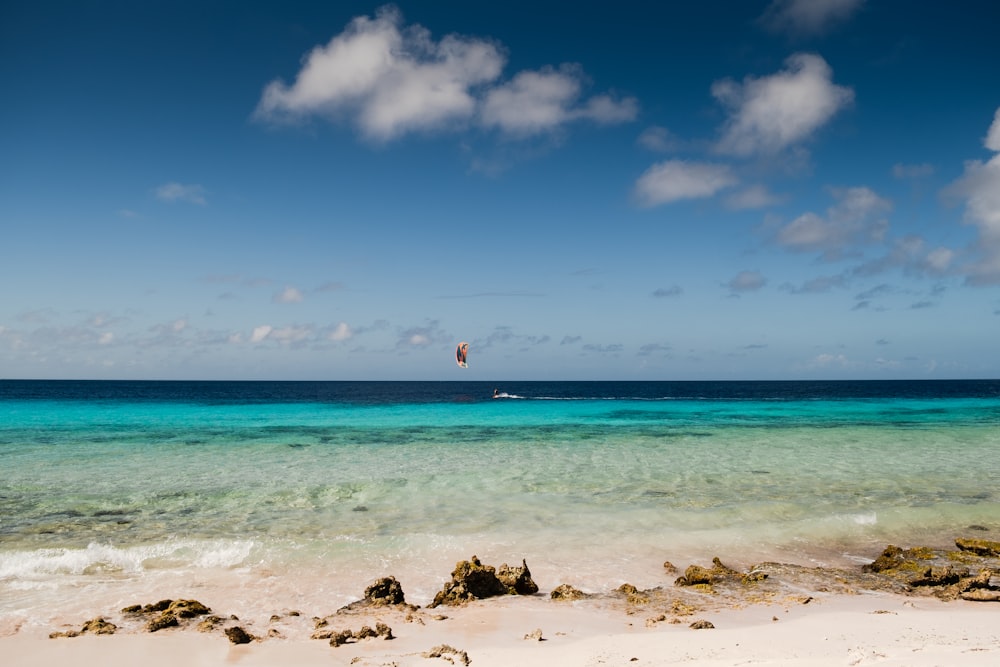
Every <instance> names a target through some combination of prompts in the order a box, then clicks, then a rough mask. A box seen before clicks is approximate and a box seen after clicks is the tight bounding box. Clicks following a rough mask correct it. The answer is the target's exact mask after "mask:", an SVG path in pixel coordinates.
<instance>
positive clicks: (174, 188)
mask: <svg viewBox="0 0 1000 667" xmlns="http://www.w3.org/2000/svg"><path fill="white" fill-rule="evenodd" d="M156 198H157V199H161V200H163V201H169V202H175V201H182V202H187V203H189V204H198V205H200V206H204V205H205V204H207V203H208V202H207V201H205V188H203V187H201V186H200V185H184V184H183V183H165V184H163V185H161V186H160V187H158V188H156Z"/></svg>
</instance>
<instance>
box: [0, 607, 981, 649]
mask: <svg viewBox="0 0 1000 667" xmlns="http://www.w3.org/2000/svg"><path fill="white" fill-rule="evenodd" d="M441 616H446V617H447V618H442V619H439V620H433V619H432V618H430V617H428V620H425V621H422V622H421V621H416V622H409V623H407V622H405V621H403V620H402V614H400V613H399V612H394V611H393V612H388V613H382V614H378V615H375V616H373V617H372V619H374V618H375V617H379V618H383V619H385V621H386V622H389V623H390V624H391V626H392V632H393V635H394V638H393V639H392V640H384V639H378V638H373V639H365V640H361V641H358V642H356V643H348V644H344V645H342V646H338V647H331V646H330V645H329V643H328V642H327V641H321V640H311V639H308V638H307V637H302V636H300V635H301V634H302V632H301V630H303V629H304V626H305V625H306V621H307V619H304V618H303V619H301V621H302V622H301V623H299V624H298V625H299V626H303V627H295V626H296V624H294V623H289V622H288V619H285V620H284V621H281V622H275V623H272V624H270V625H271V627H273V628H276V629H277V632H278V633H281V634H282V635H284V636H285V637H284V638H278V637H270V638H265V639H264V640H262V641H255V642H251V643H250V644H246V645H239V646H237V645H232V644H230V642H229V641H227V639H226V637H225V636H223V635H222V634H221V633H212V634H204V633H199V632H197V631H193V630H185V629H172V630H167V631H161V632H159V633H157V634H120V635H114V636H81V637H77V638H60V639H48V638H46V637H39V636H28V635H23V634H22V635H16V636H10V637H4V638H2V639H0V653H2V654H3V655H4V656H5V658H4V663H5V664H8V665H12V666H15V665H16V666H19V667H30V666H34V665H39V666H42V665H45V666H48V665H54V664H73V665H77V666H78V667H91V666H93V667H97V666H98V665H101V666H103V667H127V666H129V667H130V666H131V665H135V664H142V665H147V666H149V667H156V666H159V665H163V666H167V665H177V664H183V665H189V666H201V665H205V666H208V665H233V664H236V665H247V666H265V665H293V664H294V665H304V666H310V665H317V666H318V665H330V664H334V665H348V664H352V665H365V666H371V667H375V666H388V665H396V666H399V667H403V666H408V665H414V666H415V665H423V666H427V667H431V666H433V665H445V664H454V665H461V664H466V662H465V661H466V659H467V660H468V664H472V665H477V666H494V665H495V666H498V667H499V666H507V665H526V666H534V665H537V666H539V667H541V666H546V667H549V666H552V665H674V664H697V665H706V666H715V665H720V666H721V665H774V666H778V665H831V666H832V665H875V664H877V665H913V666H928V667H929V666H931V665H957V664H962V665H995V664H997V662H998V660H1000V624H998V623H997V609H996V608H995V607H993V606H992V604H991V603H976V602H967V601H954V602H942V601H939V600H936V599H928V598H919V599H914V598H908V597H905V596H900V595H895V594H874V595H840V594H836V595H832V596H826V597H814V598H812V600H810V602H809V603H808V604H801V603H798V604H795V603H792V604H785V605H781V604H778V605H759V606H751V607H746V608H743V609H722V610H719V611H717V612H713V613H706V614H699V615H698V620H707V621H709V622H710V623H711V624H712V625H714V628H712V629H702V630H695V629H692V628H691V627H690V623H691V622H693V621H691V620H690V619H687V618H685V619H684V620H683V621H681V622H679V623H671V622H669V621H667V622H650V619H652V618H656V616H647V615H645V614H643V613H628V611H626V610H623V609H617V610H616V609H609V608H606V607H604V606H600V605H596V606H595V605H594V604H592V603H589V602H586V601H584V602H576V603H559V602H553V601H550V600H545V599H539V598H504V599H502V600H484V601H480V602H476V603H473V604H471V605H469V606H466V607H463V608H460V609H448V610H445V611H444V612H442V614H441ZM372 619H368V618H365V617H362V616H359V617H356V618H352V619H351V620H350V621H349V622H347V623H345V624H344V625H345V627H346V626H355V629H357V628H359V627H361V625H363V624H365V623H369V622H371V620H372ZM373 625H374V624H373ZM538 630H541V640H539V639H538V638H537V637H538V635H537V631H538ZM435 649H437V650H435ZM451 649H453V650H451Z"/></svg>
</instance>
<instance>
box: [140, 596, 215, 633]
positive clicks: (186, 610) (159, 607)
mask: <svg viewBox="0 0 1000 667" xmlns="http://www.w3.org/2000/svg"><path fill="white" fill-rule="evenodd" d="M122 613H123V614H130V615H140V616H152V618H150V619H149V620H148V621H146V630H147V631H148V632H157V631H159V630H162V629H164V628H171V627H176V626H178V625H180V622H181V620H186V619H190V618H195V617H197V616H206V615H208V614H210V613H212V610H211V609H209V608H208V607H206V606H205V605H203V604H202V603H200V602H198V601H197V600H160V601H159V602H155V603H153V604H147V605H145V606H142V605H132V606H131V607H125V608H124V609H122ZM154 614H155V616H154Z"/></svg>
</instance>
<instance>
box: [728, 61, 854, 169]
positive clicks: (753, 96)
mask: <svg viewBox="0 0 1000 667" xmlns="http://www.w3.org/2000/svg"><path fill="white" fill-rule="evenodd" d="M832 77H833V70H832V69H830V66H829V65H828V64H827V63H826V61H825V60H823V58H821V57H820V56H818V55H814V54H809V53H796V54H793V55H791V56H789V57H788V59H787V60H786V61H785V69H784V70H782V71H780V72H778V73H777V74H772V75H770V76H765V77H761V78H754V77H747V78H745V79H744V80H743V83H737V82H736V81H733V80H732V79H723V80H721V81H716V82H715V83H714V84H712V95H713V96H714V97H715V98H716V99H717V100H719V102H721V103H722V104H723V105H725V106H726V107H727V108H728V109H729V113H730V116H729V119H728V121H727V122H726V124H725V127H724V129H723V134H722V138H721V139H720V140H719V142H718V143H717V144H716V149H717V150H718V151H719V152H720V153H724V154H727V155H736V156H741V157H747V156H751V155H756V154H772V153H777V152H779V151H781V150H783V149H785V148H787V147H789V146H792V145H793V144H797V143H799V142H802V141H804V140H805V139H808V138H809V136H810V135H812V134H813V133H814V132H815V131H816V130H818V129H819V128H820V127H822V126H823V125H824V124H825V123H826V122H827V121H829V120H830V119H831V118H832V117H833V116H834V114H836V113H837V112H838V111H840V110H841V109H843V108H844V107H846V106H848V105H850V104H851V103H852V102H853V101H854V91H853V90H852V89H850V88H846V87H844V86H838V85H836V84H834V83H833V81H832Z"/></svg>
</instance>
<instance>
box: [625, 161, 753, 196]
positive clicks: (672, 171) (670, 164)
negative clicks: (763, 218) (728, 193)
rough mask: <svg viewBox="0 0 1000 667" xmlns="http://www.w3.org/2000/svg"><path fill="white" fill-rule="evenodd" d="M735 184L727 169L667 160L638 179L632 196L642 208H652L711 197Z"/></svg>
mask: <svg viewBox="0 0 1000 667" xmlns="http://www.w3.org/2000/svg"><path fill="white" fill-rule="evenodd" d="M738 182H739V181H738V180H737V178H736V177H735V176H733V174H732V172H731V170H730V168H729V167H728V166H727V165H722V164H712V163H708V162H685V161H684V160H667V161H665V162H660V163H657V164H654V165H653V166H652V167H650V168H649V169H647V170H646V171H645V172H644V173H643V174H642V176H640V177H639V180H638V181H636V184H635V190H634V194H635V197H636V200H637V201H638V202H639V204H640V205H641V206H645V207H652V206H658V205H660V204H666V203H669V202H673V201H677V200H680V199H700V198H704V197H711V196H712V195H714V194H715V193H717V192H718V191H720V190H723V189H725V188H728V187H731V186H733V185H736V184H737V183H738Z"/></svg>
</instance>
